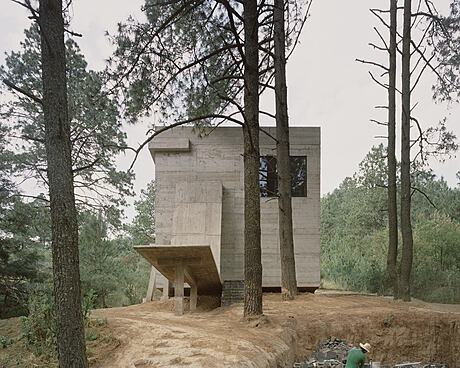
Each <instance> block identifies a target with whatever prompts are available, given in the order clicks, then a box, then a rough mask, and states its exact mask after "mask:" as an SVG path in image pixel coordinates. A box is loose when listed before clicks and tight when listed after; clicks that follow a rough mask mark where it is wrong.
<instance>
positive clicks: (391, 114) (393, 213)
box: [387, 0, 399, 299]
mask: <svg viewBox="0 0 460 368" xmlns="http://www.w3.org/2000/svg"><path fill="white" fill-rule="evenodd" d="M396 15H397V0H390V45H389V54H390V60H389V82H388V152H387V153H388V235H389V236H388V256H387V272H388V275H389V277H390V280H391V283H392V285H393V296H394V298H395V299H399V272H398V268H397V261H398V207H397V204H396V193H397V191H396V153H395V152H396V22H397V18H396Z"/></svg>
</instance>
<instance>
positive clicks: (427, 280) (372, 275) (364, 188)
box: [321, 145, 460, 303]
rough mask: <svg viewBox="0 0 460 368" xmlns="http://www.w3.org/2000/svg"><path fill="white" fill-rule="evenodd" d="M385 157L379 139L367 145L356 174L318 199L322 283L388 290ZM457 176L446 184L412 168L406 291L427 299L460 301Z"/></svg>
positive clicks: (422, 169) (427, 171)
mask: <svg viewBox="0 0 460 368" xmlns="http://www.w3.org/2000/svg"><path fill="white" fill-rule="evenodd" d="M385 156H386V152H385V147H384V146H383V145H380V146H378V147H373V148H372V150H371V151H370V152H369V153H368V154H367V155H366V157H365V158H364V159H363V161H362V162H361V163H360V164H359V169H358V172H356V173H355V174H354V175H353V177H347V178H345V179H344V180H343V181H342V183H341V184H340V186H339V187H338V188H337V189H335V190H334V191H333V192H332V193H328V194H327V195H325V196H323V198H322V199H321V278H322V285H323V287H337V288H342V289H346V290H355V291H360V292H365V293H378V294H381V295H385V294H386V295H392V293H391V291H392V289H391V287H392V285H391V281H390V279H389V277H388V273H387V264H386V260H387V259H386V255H387V253H388V211H387V203H388V202H387V189H386V186H387V175H386V161H385ZM457 178H458V183H457V187H456V188H452V187H449V185H448V184H447V182H446V181H445V180H444V179H443V178H437V177H436V176H435V175H434V174H433V173H432V172H431V170H430V169H429V168H426V167H420V168H418V169H417V170H416V171H415V172H414V173H413V185H414V187H416V188H417V190H414V191H413V193H412V208H411V212H412V213H411V216H412V219H413V223H412V226H413V233H414V268H413V273H412V277H411V290H412V294H413V296H414V297H416V298H419V299H422V300H425V301H428V302H439V303H460V268H459V267H460V223H459V220H460V218H459V216H460V172H458V173H457ZM398 186H399V182H398ZM399 236H401V234H400V231H399ZM399 256H400V255H399Z"/></svg>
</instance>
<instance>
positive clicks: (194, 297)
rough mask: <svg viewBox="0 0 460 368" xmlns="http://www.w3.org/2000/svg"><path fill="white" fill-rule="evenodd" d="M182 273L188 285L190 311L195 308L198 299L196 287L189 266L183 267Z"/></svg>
mask: <svg viewBox="0 0 460 368" xmlns="http://www.w3.org/2000/svg"><path fill="white" fill-rule="evenodd" d="M184 275H185V279H186V280H187V282H188V284H189V285H190V311H192V312H193V311H195V310H196V303H197V300H198V287H197V284H196V280H195V278H194V277H193V275H192V272H191V271H190V268H189V267H188V266H186V267H185V268H184Z"/></svg>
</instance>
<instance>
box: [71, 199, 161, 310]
mask: <svg viewBox="0 0 460 368" xmlns="http://www.w3.org/2000/svg"><path fill="white" fill-rule="evenodd" d="M137 207H138V206H137ZM152 210H153V207H152ZM131 228H134V227H131ZM114 230H115V229H114ZM133 234H134V235H133V237H136V233H133ZM112 236H113V235H112ZM109 237H110V234H109V224H108V222H107V221H106V220H105V219H104V218H103V217H102V216H101V214H99V215H98V216H95V215H93V214H91V213H89V212H86V213H83V214H81V216H80V237H79V242H80V246H79V247H80V278H81V287H82V294H88V295H92V297H93V301H94V307H97V308H104V307H107V306H122V305H130V304H136V303H140V302H141V301H142V297H143V296H144V294H145V291H146V290H147V284H148V276H149V269H150V266H149V264H148V262H147V261H145V260H144V259H143V258H142V257H141V256H140V255H139V254H137V253H136V252H135V251H134V250H133V249H132V246H133V241H132V239H131V238H130V237H126V236H123V235H119V236H118V237H115V238H113V239H109ZM140 237H141V235H137V238H140Z"/></svg>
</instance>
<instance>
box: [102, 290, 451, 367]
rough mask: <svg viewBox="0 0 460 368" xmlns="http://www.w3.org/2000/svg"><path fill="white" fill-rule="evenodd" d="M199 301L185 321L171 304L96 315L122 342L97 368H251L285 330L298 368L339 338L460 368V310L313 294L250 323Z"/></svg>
mask: <svg viewBox="0 0 460 368" xmlns="http://www.w3.org/2000/svg"><path fill="white" fill-rule="evenodd" d="M200 302H201V307H199V309H198V311H197V312H194V313H190V312H188V313H186V314H185V315H184V316H175V315H174V312H173V302H172V300H169V301H154V302H150V303H145V304H141V305H135V306H131V307H125V308H113V309H104V310H97V311H94V316H96V317H98V318H107V319H108V321H109V327H111V328H112V330H113V331H114V334H115V336H117V338H118V339H119V341H120V346H119V347H117V348H116V349H115V350H114V351H113V352H112V353H111V354H109V356H105V357H95V359H94V364H95V365H94V366H95V367H101V368H102V367H132V368H134V367H136V368H140V367H182V366H188V367H217V366H229V367H232V366H235V365H236V364H237V363H239V364H240V365H241V364H242V363H244V362H246V363H247V364H248V366H250V365H251V364H250V361H251V360H253V361H254V360H257V358H258V353H260V352H261V351H262V350H266V351H269V352H270V351H273V352H274V351H277V350H279V348H280V346H281V345H283V344H285V342H284V341H283V339H281V338H280V335H282V333H281V332H282V328H293V329H295V331H296V332H297V336H298V340H297V341H298V343H297V360H299V361H302V360H303V357H304V355H305V354H308V356H310V354H311V352H312V351H313V350H314V349H315V348H316V347H317V346H318V345H320V344H321V342H323V341H324V340H325V339H326V338H328V337H330V336H336V337H338V338H345V339H346V340H347V341H348V342H350V343H352V344H355V345H357V344H358V343H360V342H363V343H364V342H369V343H370V344H371V345H372V346H373V350H372V352H371V354H370V356H369V359H372V360H374V361H380V362H381V363H382V364H396V363H401V362H407V361H422V362H425V363H428V362H438V363H441V362H442V363H447V364H449V366H450V367H457V366H458V367H460V335H459V325H460V306H459V305H443V304H430V303H424V302H421V301H413V302H410V303H405V302H395V301H393V300H392V299H389V298H384V297H377V296H365V295H358V294H352V293H343V292H317V293H316V294H308V293H307V294H302V295H300V296H299V297H298V298H297V299H296V300H294V301H289V302H282V301H281V300H280V295H279V294H264V317H262V318H260V319H254V320H252V321H247V320H243V318H242V317H243V315H242V313H243V308H242V305H241V304H236V305H233V306H231V307H226V308H223V307H221V308H217V309H214V310H210V309H211V308H212V306H213V301H212V300H211V301H210V300H205V299H201V300H199V304H200ZM259 358H260V356H259ZM243 365H244V364H243Z"/></svg>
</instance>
